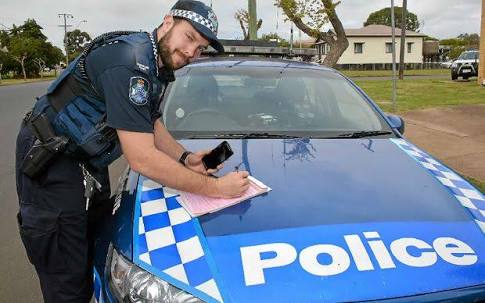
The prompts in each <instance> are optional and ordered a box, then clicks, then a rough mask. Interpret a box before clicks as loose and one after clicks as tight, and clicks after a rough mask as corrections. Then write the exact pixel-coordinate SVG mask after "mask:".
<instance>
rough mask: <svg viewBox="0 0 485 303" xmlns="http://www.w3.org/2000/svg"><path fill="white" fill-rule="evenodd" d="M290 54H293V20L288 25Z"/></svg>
mask: <svg viewBox="0 0 485 303" xmlns="http://www.w3.org/2000/svg"><path fill="white" fill-rule="evenodd" d="M290 55H293V22H291V27H290Z"/></svg>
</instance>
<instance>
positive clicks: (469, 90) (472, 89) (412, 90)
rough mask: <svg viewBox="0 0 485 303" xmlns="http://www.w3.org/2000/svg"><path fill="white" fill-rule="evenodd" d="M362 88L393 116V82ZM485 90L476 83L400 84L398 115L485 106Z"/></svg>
mask: <svg viewBox="0 0 485 303" xmlns="http://www.w3.org/2000/svg"><path fill="white" fill-rule="evenodd" d="M355 82H356V83H357V85H359V86H360V87H361V88H362V89H363V90H364V91H365V92H366V93H367V94H368V95H369V96H370V97H371V98H372V99H373V100H374V101H375V102H377V104H378V105H379V106H380V107H381V108H382V109H383V110H384V111H386V112H392V81H391V80H358V79H356V80H355ZM484 95H485V88H484V87H483V86H479V85H477V82H476V79H474V78H472V79H471V80H469V81H451V80H444V79H408V80H401V81H398V82H397V98H396V104H397V111H396V112H397V113H399V112H406V111H409V110H415V109H424V108H430V107H444V106H450V105H465V104H485V97H484Z"/></svg>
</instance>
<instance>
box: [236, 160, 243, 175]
mask: <svg viewBox="0 0 485 303" xmlns="http://www.w3.org/2000/svg"><path fill="white" fill-rule="evenodd" d="M242 164H243V163H242V162H241V163H239V164H238V165H236V166H235V167H234V171H235V172H236V173H238V172H239V166H241V165H242Z"/></svg>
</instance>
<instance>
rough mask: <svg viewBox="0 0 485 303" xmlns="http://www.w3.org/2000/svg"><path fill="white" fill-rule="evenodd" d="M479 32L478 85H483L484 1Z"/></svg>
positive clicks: (484, 53)
mask: <svg viewBox="0 0 485 303" xmlns="http://www.w3.org/2000/svg"><path fill="white" fill-rule="evenodd" d="M481 28H482V29H481V32H480V59H479V60H480V63H479V64H480V66H479V68H478V84H480V85H485V0H482V26H481Z"/></svg>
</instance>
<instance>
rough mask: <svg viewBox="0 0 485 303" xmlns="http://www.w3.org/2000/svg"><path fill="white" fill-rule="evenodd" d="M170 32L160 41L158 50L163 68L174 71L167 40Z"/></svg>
mask: <svg viewBox="0 0 485 303" xmlns="http://www.w3.org/2000/svg"><path fill="white" fill-rule="evenodd" d="M169 34H170V32H168V33H167V34H165V36H163V37H162V39H160V41H158V49H159V52H160V53H159V55H160V59H161V60H162V63H163V66H165V67H167V68H169V69H171V70H173V69H174V63H173V60H172V54H171V53H170V48H169V47H168V45H167V43H166V42H167V40H168V39H167V38H168V37H169Z"/></svg>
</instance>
